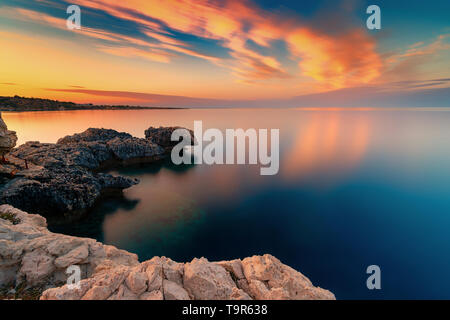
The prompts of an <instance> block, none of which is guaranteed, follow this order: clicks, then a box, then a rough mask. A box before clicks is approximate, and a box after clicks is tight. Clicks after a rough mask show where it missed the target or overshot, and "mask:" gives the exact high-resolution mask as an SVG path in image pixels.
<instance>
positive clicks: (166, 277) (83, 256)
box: [0, 205, 335, 300]
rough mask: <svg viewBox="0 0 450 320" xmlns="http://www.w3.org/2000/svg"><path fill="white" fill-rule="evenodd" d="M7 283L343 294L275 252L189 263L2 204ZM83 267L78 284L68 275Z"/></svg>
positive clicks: (63, 290)
mask: <svg viewBox="0 0 450 320" xmlns="http://www.w3.org/2000/svg"><path fill="white" fill-rule="evenodd" d="M0 257H1V262H0V288H3V297H4V298H27V297H28V298H30V296H31V298H38V297H39V298H40V299H41V300H67V299H69V300H78V299H83V300H106V299H108V300H137V299H139V300H163V299H166V300H171V299H172V300H173V299H175V300H194V299H195V300H206V299H214V300H229V299H232V300H234V299H236V300H250V299H257V300H266V299H271V300H275V299H295V300H297V299H335V297H334V295H333V294H332V293H331V292H330V291H328V290H325V289H321V288H319V287H315V286H313V284H312V283H311V281H310V280H309V279H308V278H306V277H305V276H304V275H302V274H301V273H300V272H298V271H296V270H294V269H292V268H290V267H288V266H286V265H284V264H282V263H281V262H280V261H279V260H278V259H276V258H275V257H273V256H271V255H268V254H266V255H264V256H253V257H249V258H245V259H243V260H239V259H236V260H231V261H220V262H209V261H208V260H207V259H205V258H201V259H194V260H192V261H191V262H188V263H178V262H174V261H172V260H171V259H169V258H166V257H154V258H152V259H150V260H148V261H145V262H142V263H140V262H139V261H138V257H137V256H136V255H135V254H132V253H129V252H127V251H124V250H120V249H117V248H116V247H114V246H109V245H104V244H102V243H100V242H97V241H95V240H94V239H88V238H78V237H72V236H67V235H62V234H56V233H52V232H50V231H49V230H48V229H47V227H46V219H45V218H44V217H42V216H40V215H35V214H28V213H26V212H24V211H21V210H19V209H16V208H14V207H12V206H10V205H1V206H0ZM72 265H77V266H79V267H80V270H81V279H82V280H81V281H80V283H79V287H78V288H69V286H68V285H67V284H65V283H66V281H67V277H68V275H67V274H66V270H67V268H68V267H69V266H72Z"/></svg>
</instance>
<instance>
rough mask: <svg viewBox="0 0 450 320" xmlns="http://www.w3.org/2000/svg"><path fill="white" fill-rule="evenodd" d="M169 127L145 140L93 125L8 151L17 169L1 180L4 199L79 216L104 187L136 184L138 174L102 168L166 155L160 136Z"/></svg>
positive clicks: (40, 211)
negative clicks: (54, 139) (129, 175)
mask: <svg viewBox="0 0 450 320" xmlns="http://www.w3.org/2000/svg"><path fill="white" fill-rule="evenodd" d="M170 130H172V129H171V128H159V129H155V130H152V132H153V134H148V133H146V136H147V138H146V139H141V138H136V137H133V136H131V135H130V134H128V133H125V132H117V131H115V130H111V129H95V128H90V129H87V130H86V131H84V132H82V133H78V134H74V135H72V136H66V137H64V138H61V139H59V140H58V142H57V143H40V142H36V141H30V142H27V143H25V144H23V145H21V146H19V147H18V148H16V149H14V150H13V151H12V152H11V153H10V157H11V158H13V159H15V162H16V166H17V168H18V169H17V170H15V171H14V175H13V176H12V175H11V177H10V178H11V179H9V180H8V181H6V182H5V181H4V182H3V183H4V184H3V186H2V187H1V188H0V203H7V204H11V205H13V206H15V207H17V208H20V209H23V210H26V211H30V212H34V213H38V214H42V215H45V216H50V215H55V214H56V215H59V216H64V215H65V216H71V215H73V214H74V213H76V215H79V214H81V213H83V212H85V211H86V210H87V209H88V208H90V207H92V206H93V205H94V203H95V201H96V200H97V199H98V198H99V197H100V196H101V195H102V194H103V193H104V192H105V191H110V190H123V189H126V188H129V187H131V186H133V185H135V184H137V183H138V180H136V179H129V178H125V177H120V176H119V177H114V176H112V175H109V174H103V173H98V171H99V170H101V169H102V168H104V167H106V166H116V165H127V164H131V163H151V162H155V161H158V160H161V159H163V158H164V157H166V156H167V153H166V152H167V150H168V148H169V149H170V146H168V145H167V144H166V143H165V142H164V140H163V139H161V138H160V137H165V136H166V133H167V132H169V131H170ZM153 136H154V138H153ZM169 139H170V136H169ZM155 141H159V142H160V143H163V145H159V144H158V143H156V142H155ZM8 170H10V169H9V168H8ZM11 170H12V168H11ZM8 172H10V171H8ZM5 175H6V176H8V174H5Z"/></svg>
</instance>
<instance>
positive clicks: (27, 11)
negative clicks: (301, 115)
mask: <svg viewBox="0 0 450 320" xmlns="http://www.w3.org/2000/svg"><path fill="white" fill-rule="evenodd" d="M72 4H76V5H78V6H79V7H80V8H81V29H80V30H76V29H75V30H70V29H68V28H67V25H66V20H67V18H68V17H69V16H70V14H67V12H66V10H67V7H68V6H69V5H72ZM373 4H375V5H378V6H379V7H380V9H381V29H380V30H369V29H368V28H367V27H366V20H367V18H368V17H369V14H367V13H366V9H367V7H368V6H369V5H373ZM449 12H450V1H448V0H428V1H422V0H410V1H404V0H396V1H375V0H374V1H366V0H342V1H339V0H316V1H299V0H294V1H283V0H260V1H256V0H252V1H251V0H220V1H219V0H197V1H185V0H142V1H140V0H127V1H114V0H79V1H75V0H73V1H70V2H67V1H60V0H34V1H31V0H2V1H1V2H0V48H1V49H0V70H1V72H0V95H4V96H5V95H20V96H26V97H40V98H49V99H58V100H64V101H74V102H78V103H95V104H129V105H144V106H189V107H194V106H199V107H208V106H209V107H245V106H249V107H258V106H261V107H264V106H270V107H286V106H287V107H296V106H298V107H300V106H306V107H307V106H314V107H321V106H324V107H329V106H339V107H341V106H360V107H379V106H381V107H395V106H401V107H403V106H414V107H447V106H450V67H449V66H450V64H449V62H450V23H449V21H450V19H449Z"/></svg>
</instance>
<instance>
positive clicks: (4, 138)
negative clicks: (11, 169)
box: [0, 112, 17, 156]
mask: <svg viewBox="0 0 450 320" xmlns="http://www.w3.org/2000/svg"><path fill="white" fill-rule="evenodd" d="M16 143H17V135H16V132H15V131H10V130H8V127H7V126H6V123H5V122H4V121H3V119H2V114H1V112H0V155H1V156H4V155H5V154H7V153H8V152H9V151H10V150H11V149H12V148H14V147H15V146H16Z"/></svg>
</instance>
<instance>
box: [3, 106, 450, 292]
mask: <svg viewBox="0 0 450 320" xmlns="http://www.w3.org/2000/svg"><path fill="white" fill-rule="evenodd" d="M88 112H89V111H88ZM98 112H106V111H97V113H95V115H98ZM107 112H108V113H107V114H105V117H103V119H109V120H104V121H103V120H102V117H98V123H92V120H90V122H89V123H86V126H103V127H112V128H116V129H121V130H125V131H128V132H131V133H133V134H135V135H138V136H143V130H141V129H142V128H145V127H148V126H149V125H169V124H170V125H183V126H187V127H192V126H193V121H194V120H203V123H204V127H217V128H221V129H224V128H238V127H242V128H244V129H245V128H269V129H270V128H279V129H280V142H281V149H280V172H279V173H278V175H275V176H260V175H259V167H258V166H254V165H252V166H241V165H239V166H237V165H234V166H230V165H215V166H207V165H193V166H181V167H180V166H178V167H177V166H174V165H171V164H170V163H168V162H164V163H158V164H153V165H148V166H136V167H128V168H121V169H117V170H114V171H112V172H113V173H116V174H122V175H125V176H130V177H136V178H139V179H140V180H141V183H140V184H139V185H137V186H135V187H132V188H130V189H128V190H126V191H125V192H124V196H123V198H120V199H117V198H116V199H106V200H105V201H103V202H102V203H100V204H99V205H98V206H97V207H96V208H94V210H93V211H92V212H91V213H90V214H89V215H88V216H87V217H86V218H84V219H83V220H81V221H80V222H77V223H71V224H67V225H58V226H51V229H52V230H53V231H57V232H64V233H67V234H73V235H78V236H86V237H92V238H96V239H98V240H100V241H103V242H105V243H107V244H112V245H115V246H117V247H119V248H122V249H126V250H129V251H131V252H135V253H137V254H138V255H139V257H140V260H145V259H148V258H151V257H152V256H154V255H164V256H168V257H170V258H172V259H174V260H176V261H188V260H191V259H192V258H194V257H200V256H205V257H207V258H208V259H210V260H223V259H233V258H243V257H246V256H250V255H254V254H264V253H270V254H273V255H274V256H276V257H278V258H279V259H280V260H281V261H282V262H284V263H286V264H288V265H290V266H291V267H293V268H295V269H297V270H299V271H301V272H302V273H304V274H305V275H306V276H308V277H309V278H310V279H311V280H312V281H313V283H314V284H315V285H319V286H321V287H324V288H327V289H329V290H331V291H333V292H334V293H335V294H336V297H337V298H340V299H362V298H386V299H389V298H395V299H405V298H413V299H415V298H428V299H431V298H447V299H448V298H450V291H449V290H448V288H449V287H450V276H449V275H448V270H450V232H449V230H450V112H447V111H445V110H436V109H435V110H428V111H427V110H426V109H414V110H382V111H374V110H370V109H362V110H345V109H327V110H323V111H320V110H316V109H310V110H305V109H302V110H172V111H127V112H130V113H133V114H129V117H130V118H128V120H129V121H127V116H128V114H127V116H125V114H122V113H121V114H116V115H117V116H116V117H115V119H116V122H114V121H113V120H111V119H114V117H113V115H114V112H117V111H107ZM92 115H93V114H88V113H86V114H85V116H86V118H89V119H92V118H95V117H93V116H92ZM3 116H4V117H5V118H6V120H7V123H8V125H9V126H10V127H11V125H10V124H9V122H8V117H9V119H13V117H14V115H13V114H4V115H3ZM36 117H41V118H36ZM42 117H45V115H39V114H38V115H36V114H34V115H32V114H30V115H29V116H28V118H21V121H22V122H20V123H21V125H26V124H27V121H30V122H33V125H34V126H35V127H39V124H40V123H42V128H43V131H42V135H43V137H45V134H46V132H45V130H46V129H45V128H44V123H47V121H48V119H44V120H45V121H44V120H43V119H42ZM53 117H55V115H53ZM58 117H59V118H58ZM67 117H72V118H73V116H71V115H70V114H69V113H64V112H63V113H60V114H59V115H58V116H57V117H56V120H54V121H62V122H64V121H65V119H66V118H67ZM80 117H81V116H80ZM131 119H132V121H131ZM102 121H103V122H102ZM10 123H12V124H13V126H14V123H16V127H15V128H14V127H13V128H12V129H15V130H17V131H19V128H18V126H19V125H18V124H17V123H19V122H18V121H17V122H14V120H11V121H10ZM102 124H103V125H102ZM115 124H116V125H115ZM81 127H82V126H81ZM81 127H80V124H79V123H78V124H77V128H76V130H78V129H81ZM74 130H75V129H74ZM78 131H79V130H78ZM19 132H20V131H19ZM36 132H37V131H36ZM57 133H58V132H56V133H53V135H54V136H55V139H57V138H58V137H59V136H61V135H63V134H60V135H59V134H57ZM38 139H39V136H37V137H35V139H34V140H38ZM50 142H51V141H50ZM373 264H375V265H378V266H380V268H381V286H382V288H381V290H374V291H371V290H368V289H367V287H366V279H367V277H368V275H367V274H366V268H367V266H369V265H373Z"/></svg>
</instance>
